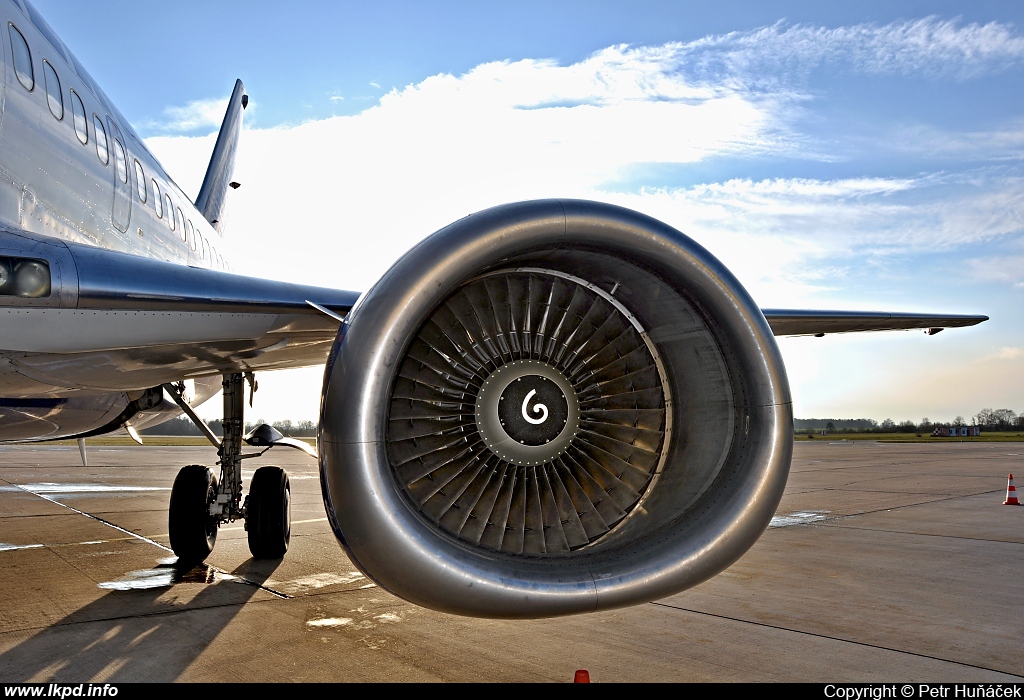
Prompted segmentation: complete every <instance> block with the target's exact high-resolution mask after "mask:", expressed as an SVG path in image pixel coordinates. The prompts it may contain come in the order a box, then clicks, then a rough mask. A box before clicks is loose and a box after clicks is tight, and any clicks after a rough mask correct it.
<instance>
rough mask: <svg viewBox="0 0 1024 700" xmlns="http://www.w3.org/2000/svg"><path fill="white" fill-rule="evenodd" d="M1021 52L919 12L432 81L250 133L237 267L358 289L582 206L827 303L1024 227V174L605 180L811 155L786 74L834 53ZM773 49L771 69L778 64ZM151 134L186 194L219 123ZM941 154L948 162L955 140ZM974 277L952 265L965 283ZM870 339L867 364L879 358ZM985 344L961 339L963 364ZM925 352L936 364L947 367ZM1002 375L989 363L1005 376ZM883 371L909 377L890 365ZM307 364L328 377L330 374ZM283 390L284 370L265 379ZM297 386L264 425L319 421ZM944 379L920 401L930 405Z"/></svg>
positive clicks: (998, 62)
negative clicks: (477, 220)
mask: <svg viewBox="0 0 1024 700" xmlns="http://www.w3.org/2000/svg"><path fill="white" fill-rule="evenodd" d="M1021 55H1024V48H1022V46H1021V40H1020V39H1019V38H1017V37H1016V35H1014V34H1013V33H1012V32H1011V30H1009V29H1008V28H1006V27H1004V26H1002V25H983V26H981V25H962V24H958V23H956V22H941V21H939V20H935V19H927V20H920V21H917V22H908V23H902V24H894V25H886V26H885V27H875V26H872V25H864V26H860V27H853V28H842V29H836V30H828V29H820V28H812V27H802V26H797V27H785V26H782V25H776V26H774V27H769V28H765V29H761V30H758V31H755V32H746V33H735V34H730V35H726V36H724V37H711V38H708V39H705V40H701V41H699V42H692V43H690V44H667V45H664V46H660V47H625V46H613V47H609V48H607V49H605V50H603V51H599V52H597V53H595V54H593V55H592V56H590V57H588V58H586V59H585V60H583V61H580V62H578V63H575V64H572V65H568V66H561V65H558V64H556V63H554V62H552V61H544V60H523V61H516V62H496V63H488V64H484V65H481V66H478V67H476V68H475V69H473V70H471V71H469V72H468V73H466V74H465V75H462V76H452V75H437V76H432V77H429V78H427V79H425V80H423V81H421V82H419V83H416V84H414V85H410V86H408V87H405V88H403V89H400V90H399V89H395V90H391V91H390V92H388V93H387V94H385V95H384V96H383V97H381V98H380V99H379V101H378V102H377V103H376V105H375V106H374V107H372V108H370V109H367V110H365V111H363V112H362V113H360V114H357V115H354V116H345V117H334V118H330V119H324V120H320V121H310V122H306V123H303V124H300V125H297V126H289V127H278V128H272V129H247V130H246V131H245V132H244V133H243V141H242V144H241V148H240V151H239V161H238V167H237V172H236V178H235V179H236V180H238V181H240V182H241V183H242V188H241V189H239V190H238V191H237V192H232V193H231V195H230V196H231V200H230V204H229V217H230V222H229V225H228V238H229V243H230V245H232V246H233V247H234V248H235V249H236V251H237V252H236V254H235V256H234V262H235V267H236V269H238V270H240V271H244V272H245V273H246V274H249V275H253V276H262V277H266V278H276V279H285V280H289V281H295V282H303V283H309V284H322V285H325V286H331V287H336V288H348V289H355V290H365V289H367V288H368V287H369V286H370V285H372V284H373V282H374V281H375V280H376V279H378V278H379V277H380V276H381V274H383V272H384V271H385V270H386V269H387V267H388V266H389V265H390V264H391V263H392V262H393V261H394V260H395V259H397V257H399V256H400V255H401V254H402V253H403V252H404V251H405V250H407V249H408V248H410V247H411V246H413V245H414V244H415V243H417V242H418V241H420V240H421V239H422V238H424V237H425V236H426V235H428V234H430V233H431V232H433V231H435V230H437V229H439V228H441V227H442V226H444V225H446V224H448V223H450V222H451V221H453V220H455V219H458V218H460V217H462V216H464V215H466V214H468V213H470V212H473V211H477V210H479V209H483V208H485V207H488V206H492V205H495V204H500V203H503V202H507V201H515V200H523V199H532V198H539V197H579V198H587V199H598V200H603V201H608V202H612V203H615V204H620V205H623V206H627V207H631V208H634V209H637V210H639V211H643V212H645V213H647V214H650V215H652V216H654V217H656V218H658V219H661V220H663V221H665V222H667V223H669V224H670V225H673V226H675V227H676V228H679V229H680V230H682V231H684V232H685V233H687V234H689V235H690V236H692V237H693V238H695V239H696V240H697V241H698V242H700V243H701V244H702V245H704V246H705V247H707V248H709V249H710V250H711V252H712V253H714V254H715V255H717V256H718V257H720V258H721V259H722V261H723V262H724V263H725V264H726V265H727V266H729V267H730V268H731V269H732V270H733V271H734V272H735V273H736V275H737V277H739V279H740V280H741V281H742V282H743V284H744V285H746V286H747V288H748V290H749V291H750V292H751V293H752V294H753V295H754V297H755V299H757V300H758V301H759V302H760V303H762V304H763V305H765V306H793V307H808V306H814V305H820V304H816V303H815V302H816V300H822V299H829V298H831V297H833V296H836V295H837V294H838V293H840V292H843V293H846V292H848V291H849V286H848V285H849V282H848V279H849V278H850V277H851V275H853V274H855V273H856V274H863V268H864V266H865V263H870V261H872V260H878V259H880V258H884V257H885V256H887V255H893V254H898V255H914V254H919V253H925V252H928V253H934V252H936V251H937V252H943V251H946V252H950V251H956V250H958V249H959V248H960V247H962V246H977V245H978V244H984V243H986V242H990V241H993V240H997V239H1013V238H1014V237H1020V236H1022V234H1024V187H1022V184H1024V182H1022V180H1021V176H1020V175H1019V174H1018V172H1017V171H1016V170H1014V169H1013V168H1012V167H1006V168H985V169H976V170H972V171H969V172H940V173H931V174H928V173H926V174H920V175H914V176H903V177H891V176H882V175H872V174H871V173H870V172H869V173H868V174H866V175H863V176H858V177H834V178H827V177H800V178H797V177H771V178H757V179H754V178H750V179H747V178H734V179H728V180H725V181H719V182H707V183H705V184H698V185H691V186H686V187H663V186H658V183H655V184H654V185H653V186H647V187H644V186H643V181H642V179H639V180H638V179H637V178H636V177H631V178H630V182H638V183H639V184H638V185H637V186H636V187H635V188H634V189H632V191H609V189H608V183H610V182H617V181H621V180H622V179H624V176H625V175H628V174H630V173H632V172H634V170H633V169H635V168H636V167H637V166H639V165H641V164H643V165H646V164H650V163H668V164H673V165H677V166H682V167H686V166H687V164H693V163H698V162H701V161H706V160H708V159H709V158H712V157H718V158H722V157H731V158H735V159H743V158H750V157H751V156H757V157H759V158H762V159H763V157H764V156H766V155H783V156H787V157H806V153H807V151H806V141H807V140H806V138H805V137H804V136H803V135H801V134H800V133H797V132H795V131H794V129H793V127H792V123H793V120H792V118H791V117H792V110H794V109H795V106H796V105H799V104H801V101H802V100H803V98H802V97H801V95H800V90H799V87H800V86H799V85H795V86H794V85H782V84H780V81H781V78H780V77H779V76H781V75H784V74H786V71H782V70H778V65H782V64H785V65H790V64H799V66H800V69H801V70H802V69H803V68H807V67H810V66H812V65H814V64H815V62H818V63H823V62H829V63H834V62H837V61H843V62H845V63H846V64H848V65H849V66H851V67H853V68H855V69H857V70H864V71H873V72H897V73H901V72H908V71H915V72H919V73H921V72H923V73H928V74H935V75H940V74H941V75H948V76H952V77H957V78H962V77H965V76H968V75H972V74H975V73H977V72H980V71H986V70H988V71H991V70H998V69H1001V68H1003V67H1005V66H1006V65H1010V64H1012V63H1014V62H1017V61H1019V59H1020V57H1021ZM773 61H774V62H775V65H776V68H773V69H771V70H768V69H765V66H766V65H768V64H770V63H771V62H773ZM796 72H799V71H796ZM788 79H789V78H788V77H787V80H788ZM773 81H774V83H773ZM197 104H199V103H197ZM202 105H205V106H203V107H202V108H200V107H198V106H196V107H193V106H192V105H190V107H189V108H187V109H186V110H185V111H184V112H183V113H181V114H175V115H172V116H174V117H176V121H175V120H174V119H172V120H170V121H168V122H167V123H166V124H165V125H164V127H162V128H164V129H165V130H166V131H171V130H172V128H173V129H180V130H187V129H191V128H195V127H192V126H189V125H190V124H198V123H202V119H206V123H208V124H219V121H220V118H221V115H222V114H223V109H224V108H223V101H221V102H219V105H218V104H216V103H213V102H208V103H202ZM200 115H206V116H200ZM189 116H190V118H191V119H192V120H193V121H188V119H186V117H189ZM174 124H177V125H178V126H173V125H174ZM1015 129H1016V127H1009V128H1008V129H1007V130H1003V131H998V130H997V131H995V132H990V133H988V135H979V136H977V137H975V136H972V135H971V134H972V133H975V134H982V133H983V132H980V131H977V132H970V133H968V132H965V135H964V136H962V141H963V142H964V144H965V145H964V146H962V147H959V148H961V150H963V151H965V152H966V151H968V150H969V149H970V143H971V141H972V139H981V140H985V141H986V142H987V143H993V142H995V141H997V140H998V139H1000V138H1002V139H1004V140H1005V141H1006V142H1007V143H1012V144H1020V143H1022V142H1024V139H1022V138H1021V137H1020V136H1019V134H1018V133H1017V131H1015ZM993 134H995V135H994V136H993ZM924 136H927V134H925V135H924ZM924 136H922V139H924ZM933 136H934V134H933ZM912 138H913V136H912V135H908V140H911V139H912ZM148 142H149V144H150V145H151V147H152V148H153V150H154V151H155V152H156V153H157V155H158V156H159V157H160V158H161V160H162V161H163V162H164V164H165V165H166V166H167V167H168V170H169V171H170V172H171V173H173V174H174V175H175V177H177V178H179V182H180V183H181V184H182V186H183V187H184V188H185V190H186V191H187V192H195V191H196V190H197V189H198V186H199V183H200V182H201V180H202V176H203V172H204V170H205V167H206V162H207V160H208V158H209V153H210V150H211V149H212V146H213V136H207V137H203V138H190V137H184V136H164V137H159V138H153V139H149V140H148ZM903 147H904V146H903V145H902V144H900V145H897V146H894V150H895V149H897V148H903ZM906 147H907V148H909V147H910V146H906ZM921 148H922V149H923V147H921ZM947 154H949V155H952V156H954V157H955V155H956V154H955V153H954V149H947ZM996 262H998V263H999V265H997V266H996V267H995V268H994V269H995V272H991V270H990V271H989V273H988V276H987V277H986V279H987V280H989V281H991V280H998V279H999V275H1003V278H1004V279H1005V280H1006V281H1013V282H1022V283H1024V256H1021V257H1020V258H1019V259H1017V258H1013V257H1012V256H1011V257H1009V258H1001V259H999V260H998V261H996ZM977 265H978V266H980V265H981V263H980V262H979V263H977ZM972 269H975V268H970V267H967V268H966V270H965V272H963V273H960V272H959V271H958V272H957V273H956V274H964V275H965V276H969V274H970V273H971V270H972ZM976 269H980V267H978V268H976ZM978 274H980V273H978ZM861 291H862V290H861ZM905 302H906V300H903V303H904V304H905ZM827 303H829V305H831V302H827ZM851 303H852V304H854V305H856V301H855V300H854V301H851ZM895 308H897V309H900V308H903V307H902V304H897V305H896V307H895ZM910 310H916V309H910ZM919 310H927V309H919ZM949 310H950V311H953V310H955V309H949ZM981 310H982V311H985V310H986V309H985V308H982V309H981ZM946 335H947V334H942V336H940V338H941V340H940V341H939V342H941V343H945V342H946V340H945V338H946ZM950 335H953V334H952V333H950ZM842 342H843V343H846V342H849V341H847V340H846V339H844V340H843V341H842ZM931 342H934V341H931ZM1001 344H1004V345H1007V346H1011V345H1012V342H1009V343H1007V342H1003V343H1001ZM890 345H891V344H889V345H886V346H885V347H889V346H890ZM897 345H898V344H897ZM891 346H892V347H896V345H891ZM856 347H859V346H856ZM875 347H877V346H875ZM787 352H788V353H791V354H792V353H793V351H792V350H787ZM803 352H804V357H805V359H804V360H803V361H799V362H797V363H796V365H797V366H798V369H795V371H794V373H793V374H794V389H796V388H797V385H799V387H800V391H802V392H803V396H804V397H805V398H807V397H810V398H809V399H808V400H807V401H806V402H805V403H803V404H801V407H807V408H808V409H809V410H810V409H813V410H814V411H819V410H821V411H825V409H829V410H831V407H832V404H829V403H828V402H827V401H823V400H821V399H819V398H814V397H815V394H814V390H815V389H814V386H815V382H814V381H813V379H814V377H813V376H812V375H808V372H809V371H810V370H808V368H812V367H816V366H819V365H818V364H816V363H815V362H812V361H810V360H807V359H806V357H808V356H809V355H807V354H806V353H807V351H803ZM871 352H875V351H873V350H872V351H864V354H863V355H861V356H859V357H858V358H857V360H856V362H859V363H861V364H863V363H865V362H868V360H865V359H864V358H865V357H869V356H870V353H871ZM916 352H919V351H918V350H915V351H912V352H908V353H906V354H905V355H901V360H900V361H901V362H902V363H903V364H902V365H900V367H901V368H903V370H906V371H907V374H906V377H907V378H906V379H899V382H902V384H900V386H901V387H903V389H904V390H905V391H903V393H901V395H905V396H920V395H921V394H920V392H918V394H915V393H914V392H915V389H914V387H915V386H917V385H918V384H920V383H921V382H925V383H927V381H928V377H927V374H928V372H926V371H925V370H924V369H920V368H917V367H918V365H915V364H914V360H913V356H914V355H915V353H916ZM854 354H855V353H848V356H850V357H853V356H854ZM799 356H800V355H799V353H798V357H799ZM978 356H979V354H978V353H977V352H975V353H973V354H972V353H970V352H968V351H966V350H964V351H962V352H961V355H960V359H961V360H962V361H964V362H969V361H970V360H972V359H973V358H975V357H978ZM1014 359H1015V358H1014ZM928 362H929V363H930V364H928V371H931V372H935V371H941V369H942V365H943V363H944V362H946V360H945V359H939V358H936V359H932V360H929V361H928ZM820 366H821V367H822V372H823V373H824V374H826V375H830V376H831V373H832V369H833V367H832V365H831V364H826V361H825V360H822V361H821V363H820ZM893 367H896V365H893ZM910 367H914V368H917V369H913V370H912V371H911V370H908V369H907V368H910ZM886 371H887V372H888V370H886ZM798 372H799V373H802V374H798ZM883 374H884V373H883ZM990 374H991V377H990ZM995 374H996V373H994V372H993V373H989V374H986V373H985V372H982V373H981V374H979V375H978V376H979V377H981V376H984V377H986V379H985V381H989V379H991V380H992V381H996V379H994V377H995ZM890 375H891V376H892V377H898V376H899V373H898V372H897V371H896V370H892V372H891V373H890V374H885V375H884V376H887V377H890ZM303 376H305V377H306V381H307V382H308V384H309V385H315V384H316V381H317V379H316V376H318V371H317V370H308V371H307V372H306V374H305V375H303ZM310 377H313V378H312V379H310ZM261 381H262V380H261ZM289 381H291V380H289ZM892 381H894V382H895V381H897V380H896V379H892ZM979 381H980V380H979ZM1022 382H1024V380H1022ZM287 383H288V381H285V382H283V384H287ZM272 385H273V379H271V380H269V382H268V383H267V384H265V387H270V386H272ZM979 386H980V384H979ZM306 389H307V391H308V393H309V398H308V401H309V404H310V405H309V407H308V408H306V409H302V410H296V409H294V408H284V409H278V408H275V409H270V410H268V409H266V408H264V409H258V408H257V411H259V410H263V411H264V412H265V413H266V417H268V418H270V419H277V418H285V417H288V418H293V419H301V418H307V417H312V416H313V415H315V411H316V409H315V397H316V389H315V386H313V388H310V387H309V386H306ZM841 389H842V391H840V392H839V393H837V394H836V397H838V399H841V400H842V401H848V402H852V403H851V404H850V405H858V406H865V407H867V406H870V407H872V408H871V410H867V409H864V410H863V414H864V415H872V416H874V417H878V418H881V417H884V416H883V415H881V413H887V412H888V411H884V410H883V409H881V408H879V409H878V410H877V411H876V410H875V407H878V406H883V405H884V400H885V399H882V398H870V397H869V394H868V389H865V388H863V387H861V386H860V377H859V375H851V377H850V378H849V386H846V387H841ZM936 392H938V389H936V390H935V391H934V392H932V394H927V397H926V398H927V400H928V401H936V400H938V399H937V398H936V397H937V393H936ZM959 395H960V394H957V395H956V396H953V395H950V396H947V397H944V398H943V399H942V400H943V401H945V403H944V404H942V411H946V410H947V408H948V410H950V411H958V412H964V411H966V412H968V413H969V412H970V410H973V409H972V408H971V407H970V406H967V407H966V408H964V407H961V408H956V405H957V404H956V401H957V400H958V398H957V396H959ZM265 396H266V394H265ZM276 396H280V395H279V394H278V395H276ZM838 399H837V400H838ZM275 400H277V399H275ZM872 401H874V403H871V402H872ZM914 401H916V403H913V402H911V401H910V400H909V399H908V403H907V404H906V408H907V410H908V411H911V413H906V414H904V413H902V412H899V413H897V411H895V410H893V411H891V412H892V413H893V414H894V415H897V414H898V415H899V416H901V417H914V418H915V419H916V418H918V417H919V416H914V413H919V412H922V415H923V414H924V413H928V412H929V409H928V408H927V407H926V406H924V404H923V403H922V402H923V401H925V399H920V398H916V399H914ZM857 402H859V403H857ZM925 403H926V402H925ZM981 403H984V401H982V402H981ZM285 405H288V406H291V404H286V403H281V406H285ZM840 405H842V404H840ZM890 405H891V404H890ZM932 405H934V404H932ZM922 406H924V407H922ZM211 410H214V412H215V407H214V409H211ZM275 410H284V411H285V412H284V413H283V414H280V415H278V414H275V413H274V411H275ZM931 412H932V413H935V414H938V413H939V410H931ZM845 414H846V412H844V411H842V410H836V411H835V412H834V413H832V414H831V415H845ZM802 415H803V414H802ZM823 415H824V414H823Z"/></svg>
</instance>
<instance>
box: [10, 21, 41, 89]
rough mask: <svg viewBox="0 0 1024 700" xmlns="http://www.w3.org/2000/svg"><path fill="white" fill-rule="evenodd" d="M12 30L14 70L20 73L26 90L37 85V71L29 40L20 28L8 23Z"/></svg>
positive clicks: (20, 78)
mask: <svg viewBox="0 0 1024 700" xmlns="http://www.w3.org/2000/svg"><path fill="white" fill-rule="evenodd" d="M8 27H9V28H10V30H11V49H12V50H13V51H14V72H15V73H17V75H18V82H19V83H21V84H22V86H23V87H24V88H25V89H26V90H31V89H32V88H34V87H35V86H36V73H35V71H34V70H33V69H32V52H31V51H29V48H28V42H27V41H25V37H24V36H23V35H22V33H21V32H20V31H18V28H17V27H15V26H14V25H13V24H10V25H8Z"/></svg>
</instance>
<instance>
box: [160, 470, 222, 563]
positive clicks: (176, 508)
mask: <svg viewBox="0 0 1024 700" xmlns="http://www.w3.org/2000/svg"><path fill="white" fill-rule="evenodd" d="M216 497H217V478H216V477H215V476H214V475H213V473H211V472H210V470H209V469H207V468H206V467H204V466H202V465H201V464H190V465H189V466H187V467H183V468H182V470H181V471H180V472H178V476H177V477H175V479H174V486H173V487H172V488H171V507H170V517H169V523H168V525H169V530H168V531H169V533H170V536H171V549H173V550H174V553H175V554H177V555H178V559H179V560H181V561H182V562H184V563H189V564H191V563H197V564H198V563H199V562H201V561H202V560H204V559H206V557H208V556H209V555H210V552H212V551H213V545H214V544H215V543H216V542H217V526H218V525H219V523H218V522H217V519H216V518H215V517H214V516H213V515H211V513H210V506H211V505H212V504H213V502H214V500H215V499H216Z"/></svg>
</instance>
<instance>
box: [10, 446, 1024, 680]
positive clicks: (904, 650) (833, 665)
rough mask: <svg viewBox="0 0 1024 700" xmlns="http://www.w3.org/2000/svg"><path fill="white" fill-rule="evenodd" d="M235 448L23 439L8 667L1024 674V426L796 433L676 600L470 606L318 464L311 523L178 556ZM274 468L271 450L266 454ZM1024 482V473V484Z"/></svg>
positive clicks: (190, 671) (109, 673) (303, 500)
mask: <svg viewBox="0 0 1024 700" xmlns="http://www.w3.org/2000/svg"><path fill="white" fill-rule="evenodd" d="M215 459H216V457H215V453H214V451H213V449H212V448H202V447H173V448H161V447H90V449H89V466H88V467H83V466H82V465H81V461H80V459H79V455H78V449H77V448H76V447H64V446H52V445H42V446H2V447H0V682H24V681H38V682H44V681H45V682H50V681H53V682H87V681H92V682H128V681H205V682H210V681H214V682H216V681H235V682H238V681H241V682H286V681H288V682H290V681H299V682H302V681H319V682H356V681H535V682H536V681H540V682H547V681H551V682H571V681H572V679H573V674H574V672H575V670H576V669H587V670H588V671H589V672H590V678H591V680H592V681H593V682H648V681H650V682H653V681H670V682H727V681H748V682H750V681H767V682H773V681H797V682H799V681H804V682H839V683H842V682H865V683H867V682H1007V681H1010V682H1020V681H1022V680H1024V635H1022V634H1021V618H1022V615H1021V613H1022V610H1021V608H1022V606H1024V595H1022V582H1024V507H1010V506H1003V505H1002V502H1003V500H1004V498H1005V495H1006V479H1007V474H1009V473H1011V472H1013V473H1016V474H1018V475H1019V476H1020V477H1024V468H1022V467H1024V443H952V444H950V443H946V444H927V443H924V444H895V443H894V444H886V443H875V442H840V441H829V440H827V439H818V440H814V441H813V442H798V443H797V444H796V445H795V454H794V459H793V468H792V472H791V475H790V479H789V484H788V486H787V488H786V494H785V496H784V498H783V500H782V504H781V506H780V508H779V510H778V515H777V517H776V519H775V520H774V521H773V526H772V527H770V528H769V529H768V531H767V532H765V534H764V535H763V536H762V537H761V539H760V540H759V541H758V542H757V544H755V545H754V547H753V548H752V549H751V550H750V551H749V552H748V553H747V554H746V555H745V556H743V557H742V558H741V559H740V560H739V561H738V562H737V563H736V564H734V565H733V566H732V567H730V568H729V569H728V570H726V571H725V572H723V573H722V574H720V575H718V576H716V577H715V578H713V579H711V580H710V581H707V582H705V583H703V584H701V585H699V586H697V587H695V588H692V589H690V590H688V591H684V592H682V593H679V594H677V595H674V596H672V597H669V598H666V599H664V600H660V601H657V602H654V603H648V604H645V605H638V606H635V607H631V608H624V609H619V610H612V611H608V612H599V613H591V614H586V615H577V616H571V617H563V618H555V619H545V620H528V621H508V620H484V619H474V618H463V617H456V616H453V615H448V614H443V613H438V612H434V611H432V610H428V609H425V608H421V607H418V606H415V605H412V604H410V603H406V602H404V601H402V600H400V599H398V598H395V597H393V596H391V595H390V594H388V593H386V592H384V591H383V590H381V589H380V588H378V587H377V586H375V585H374V584H373V583H372V582H371V581H370V580H368V579H367V578H365V577H364V576H363V575H362V574H361V573H360V572H358V571H357V570H356V569H355V567H353V566H352V565H351V563H350V562H349V561H348V559H347V558H346V557H345V555H344V553H343V551H342V550H341V548H340V546H339V545H338V543H337V541H336V539H335V537H334V535H333V534H332V533H331V531H330V527H329V526H328V524H327V521H326V517H325V514H324V507H323V501H322V500H321V496H320V484H319V479H318V475H317V467H316V464H315V463H314V462H313V461H312V460H310V459H309V458H308V457H305V456H304V455H302V454H301V453H299V452H298V451H292V450H281V449H278V450H274V451H272V452H271V453H269V454H268V455H266V457H264V458H261V459H259V460H246V463H245V465H244V466H245V468H246V469H247V470H249V471H246V473H245V475H246V478H248V477H249V476H250V475H251V470H252V469H255V467H256V466H259V465H262V464H267V463H275V464H279V465H280V466H282V467H284V468H286V469H287V470H288V472H289V475H290V478H291V484H292V519H293V527H292V539H291V548H290V550H289V551H288V553H287V555H286V556H285V557H284V558H283V559H281V560H278V561H255V560H253V559H251V558H250V555H249V551H248V547H247V544H246V533H245V532H244V530H243V529H242V525H241V523H234V524H233V525H231V526H227V527H225V528H222V529H221V531H220V534H219V537H218V542H217V547H216V549H215V550H214V552H213V554H212V555H211V556H210V558H209V559H208V560H207V566H201V567H198V568H196V569H193V570H192V571H189V572H179V571H177V570H176V569H175V568H174V567H173V566H171V565H170V563H171V562H173V555H172V553H171V552H170V551H169V549H168V539H167V534H166V533H167V503H168V499H169V496H170V486H171V483H172V482H173V480H174V476H175V473H176V472H177V470H178V468H180V467H181V466H183V465H185V464H191V463H206V464H212V463H214V462H215ZM254 462H257V463H258V464H253V463H254ZM1021 481H1024V479H1021Z"/></svg>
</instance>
